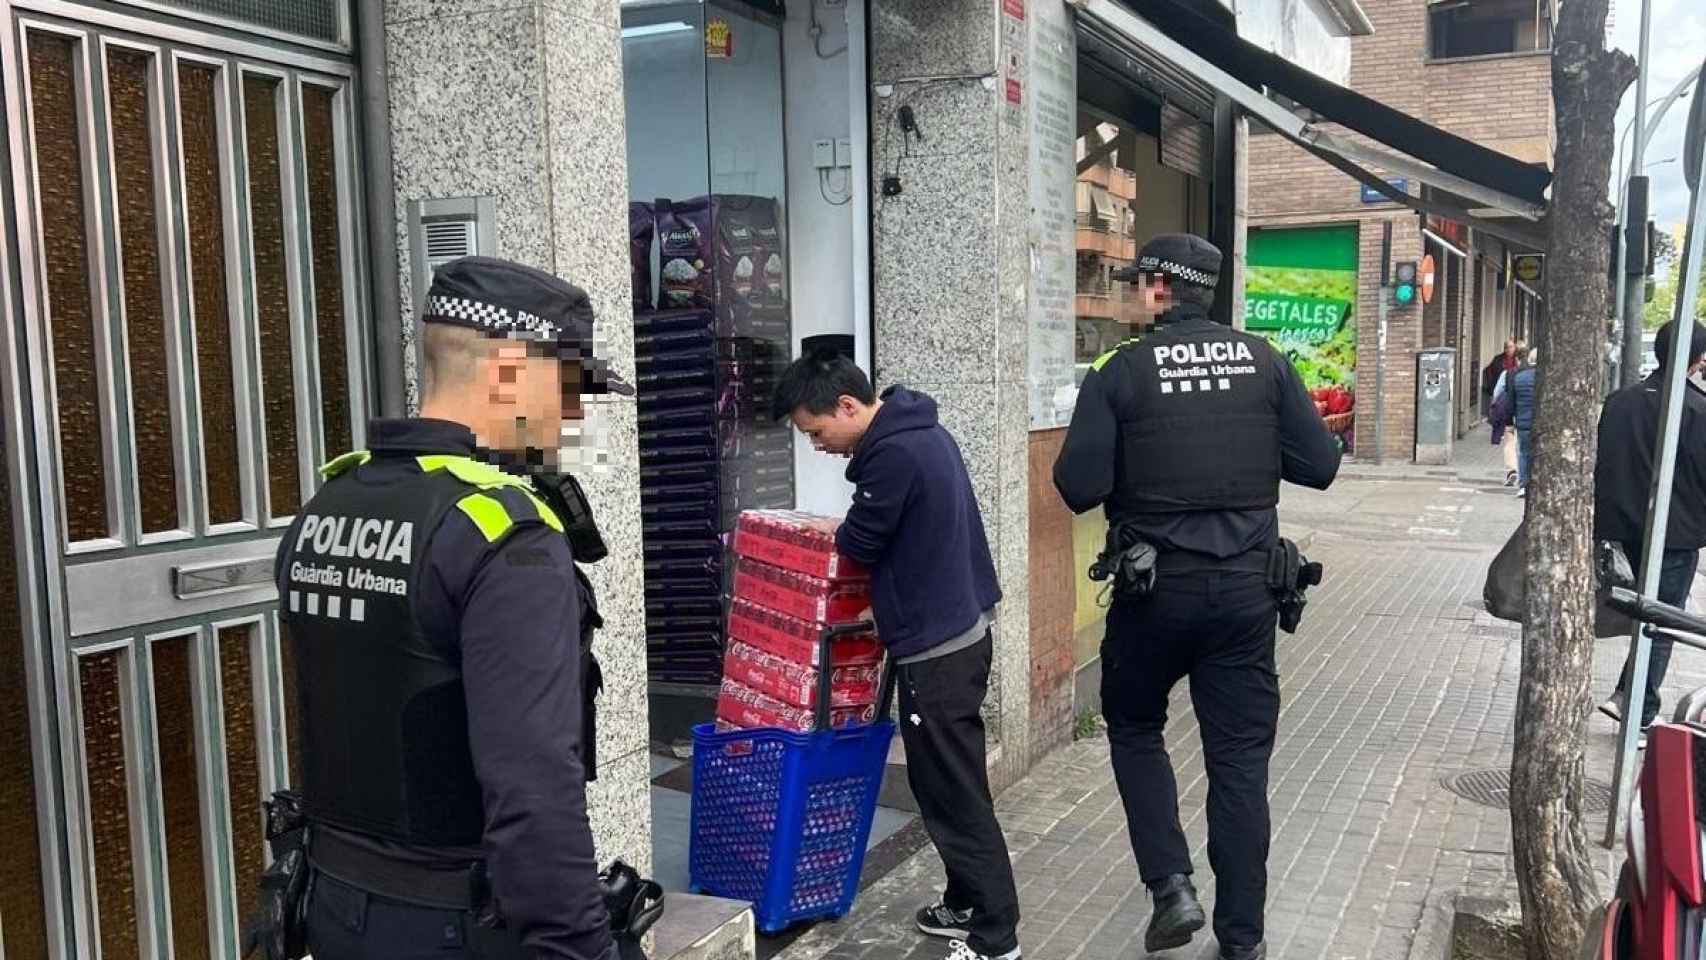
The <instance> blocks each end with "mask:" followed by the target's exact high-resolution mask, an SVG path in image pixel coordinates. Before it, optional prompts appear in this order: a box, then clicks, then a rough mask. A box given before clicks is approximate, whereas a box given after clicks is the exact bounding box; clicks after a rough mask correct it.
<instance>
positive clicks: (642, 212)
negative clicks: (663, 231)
mask: <svg viewBox="0 0 1706 960" xmlns="http://www.w3.org/2000/svg"><path fill="white" fill-rule="evenodd" d="M656 230H657V225H656V224H655V223H654V222H653V220H652V205H651V204H649V203H630V204H628V260H629V263H630V265H631V267H632V274H633V286H634V310H635V311H641V310H650V309H651V308H652V236H653V235H654V234H655V233H656Z"/></svg>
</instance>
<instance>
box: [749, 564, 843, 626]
mask: <svg viewBox="0 0 1706 960" xmlns="http://www.w3.org/2000/svg"><path fill="white" fill-rule="evenodd" d="M734 587H735V590H734V592H735V596H737V597H743V598H745V599H747V600H751V601H753V602H754V603H756V604H758V605H759V606H762V607H768V608H769V609H771V610H776V611H779V612H781V613H786V614H788V615H789V616H794V617H799V618H800V619H801V620H810V621H812V622H814V623H823V624H846V623H854V622H856V621H857V620H858V619H859V615H860V614H862V613H864V612H865V611H866V610H867V609H869V608H870V606H871V582H870V581H869V580H826V579H824V578H823V577H813V576H810V575H808V574H804V573H798V572H796V571H793V570H787V569H784V568H782V567H777V566H772V565H770V564H768V563H763V562H760V561H758V560H753V559H750V558H743V559H741V560H740V564H739V567H738V568H737V569H736V571H735V584H734Z"/></svg>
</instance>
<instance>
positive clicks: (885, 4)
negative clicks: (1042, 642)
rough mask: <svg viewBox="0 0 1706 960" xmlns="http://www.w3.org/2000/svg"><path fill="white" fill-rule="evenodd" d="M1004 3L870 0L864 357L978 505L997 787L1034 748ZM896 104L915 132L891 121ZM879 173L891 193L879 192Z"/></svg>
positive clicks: (1013, 110) (1026, 251)
mask: <svg viewBox="0 0 1706 960" xmlns="http://www.w3.org/2000/svg"><path fill="white" fill-rule="evenodd" d="M1032 2H1033V3H1034V2H1036V0H1032ZM1011 6H1013V4H1012V3H1011V2H1008V3H1005V4H1004V3H1003V2H1001V0H872V2H871V24H872V33H873V38H872V44H873V50H872V54H873V63H872V72H871V83H872V95H871V105H872V111H871V112H872V124H871V139H872V156H873V160H872V162H873V166H874V169H873V171H872V181H873V186H874V188H875V192H876V195H875V197H874V199H873V210H872V218H873V233H874V238H873V248H872V259H873V267H874V273H875V276H874V282H873V290H872V310H873V313H874V320H875V326H876V336H875V347H874V361H873V362H874V366H875V372H876V378H877V381H878V386H879V389H880V388H882V387H884V386H887V385H890V384H896V383H904V384H906V385H907V386H909V387H912V388H915V389H919V390H923V391H924V392H926V393H929V394H930V395H932V396H934V397H935V398H936V400H937V401H938V402H939V403H940V405H941V416H942V422H943V424H944V425H945V426H946V427H947V428H948V430H949V431H950V432H952V433H953V435H954V437H955V438H956V439H957V440H958V441H959V444H960V447H961V450H962V452H963V454H964V456H965V460H966V465H967V467H968V468H969V470H970V472H971V477H972V482H973V485H974V486H975V487H976V489H977V495H978V501H979V504H980V505H981V506H982V508H983V516H984V523H985V526H986V528H987V530H988V534H989V539H990V545H991V549H992V550H993V552H994V553H995V561H996V568H997V572H998V574H999V576H1000V580H1001V588H1002V593H1003V597H1004V599H1003V601H1002V603H1001V606H1000V608H999V612H998V619H997V624H996V631H995V636H996V649H995V667H994V670H993V676H992V680H991V690H990V698H989V704H988V706H987V708H986V716H987V719H988V721H989V726H990V737H991V741H992V748H993V747H994V742H995V741H998V742H999V746H1000V750H999V760H998V761H997V763H996V768H995V769H994V770H993V771H992V773H993V776H994V779H995V781H996V783H997V787H998V788H999V787H1000V786H1004V785H1005V784H1007V783H1010V782H1012V780H1014V779H1016V778H1017V776H1018V775H1020V774H1021V773H1022V772H1023V771H1024V770H1025V769H1026V768H1027V767H1028V766H1029V764H1030V761H1031V760H1032V757H1031V745H1030V709H1031V705H1030V702H1029V691H1030V679H1029V672H1030V637H1029V630H1030V626H1029V621H1030V613H1029V593H1030V584H1029V556H1028V549H1027V548H1028V539H1029V532H1028V502H1027V494H1028V484H1027V481H1028V466H1027V447H1028V438H1029V416H1030V414H1029V403H1028V394H1027V387H1026V372H1027V345H1026V341H1027V320H1026V297H1027V291H1028V287H1029V281H1030V270H1031V266H1030V258H1031V251H1030V241H1029V236H1028V226H1029V217H1030V207H1029V196H1030V184H1029V152H1028V151H1029V143H1028V140H1027V139H1026V137H1027V130H1026V126H1027V122H1026V119H1025V111H1024V110H1023V109H1021V108H1017V107H1011V106H1010V104H1009V99H1008V90H1009V89H1010V88H1009V87H1008V86H1007V84H1006V78H1007V76H1008V75H1009V74H1006V73H1003V70H1008V71H1011V70H1012V69H1013V68H1012V64H1013V60H1012V59H1011V55H1012V53H1013V52H1014V51H1018V52H1019V61H1018V63H1019V66H1018V69H1017V73H1015V74H1012V76H1014V77H1015V78H1016V79H1018V80H1020V81H1021V84H1020V90H1021V91H1022V90H1023V86H1024V84H1023V81H1024V79H1025V75H1024V69H1025V68H1024V65H1023V51H1024V50H1025V45H1026V33H1025V28H1026V21H1025V20H1024V19H1022V18H1019V17H1014V16H1012V15H1011V14H1010V13H1009V12H1006V11H1005V10H1004V7H1011ZM1003 64H1005V65H1006V66H1005V67H1003V66H1002V65H1003ZM1021 95H1022V94H1021ZM902 107H910V108H911V111H912V114H913V117H914V119H915V121H916V124H917V127H918V130H919V131H920V132H921V133H922V136H921V137H920V136H917V135H908V134H907V133H906V132H905V131H904V130H903V129H902V126H901V124H900V122H899V114H900V111H901V108H902ZM885 177H895V178H898V180H899V186H900V192H899V193H898V194H896V195H894V196H885V195H884V190H883V181H884V178H885Z"/></svg>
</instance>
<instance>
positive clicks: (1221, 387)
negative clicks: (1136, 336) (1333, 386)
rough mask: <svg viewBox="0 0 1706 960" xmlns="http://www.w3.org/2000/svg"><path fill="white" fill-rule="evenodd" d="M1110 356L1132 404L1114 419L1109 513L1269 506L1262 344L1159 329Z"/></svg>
mask: <svg viewBox="0 0 1706 960" xmlns="http://www.w3.org/2000/svg"><path fill="white" fill-rule="evenodd" d="M1117 353H1118V354H1119V355H1120V356H1121V360H1122V363H1121V369H1122V370H1123V371H1124V372H1125V374H1126V375H1127V376H1131V377H1134V378H1135V380H1136V382H1135V384H1134V385H1133V386H1134V388H1135V395H1136V397H1137V403H1136V404H1135V405H1133V407H1132V409H1130V410H1125V411H1121V414H1120V416H1121V418H1122V419H1121V421H1120V428H1119V429H1120V434H1119V459H1118V461H1117V463H1116V465H1115V471H1114V472H1115V482H1114V492H1113V496H1111V497H1110V498H1109V508H1110V509H1109V513H1110V515H1111V516H1113V517H1116V518H1118V517H1120V516H1125V515H1130V514H1133V513H1144V514H1153V513H1179V512H1186V511H1204V510H1259V509H1265V508H1269V507H1273V506H1275V505H1276V504H1278V503H1279V484H1280V447H1279V410H1278V398H1277V397H1276V396H1275V395H1274V375H1273V374H1274V370H1273V365H1274V364H1275V363H1277V362H1279V361H1278V359H1277V358H1276V357H1275V356H1274V353H1273V350H1272V348H1270V347H1269V346H1268V344H1267V342H1266V341H1265V340H1262V339H1261V338H1260V337H1254V336H1250V335H1248V334H1245V333H1241V332H1239V331H1236V330H1232V329H1230V328H1227V327H1222V326H1219V325H1215V326H1214V327H1212V328H1210V329H1205V328H1203V327H1202V326H1201V325H1194V326H1193V328H1191V329H1188V330H1181V329H1179V328H1177V327H1164V328H1162V329H1160V330H1158V331H1156V332H1154V333H1152V334H1150V335H1148V336H1146V337H1144V338H1143V339H1141V340H1138V341H1135V342H1131V343H1128V344H1126V345H1124V346H1122V347H1121V348H1120V349H1119V350H1118V351H1117ZM1128 417H1129V419H1126V418H1128Z"/></svg>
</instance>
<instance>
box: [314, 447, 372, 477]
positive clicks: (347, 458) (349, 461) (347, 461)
mask: <svg viewBox="0 0 1706 960" xmlns="http://www.w3.org/2000/svg"><path fill="white" fill-rule="evenodd" d="M372 459H373V454H371V453H368V452H367V451H366V450H351V451H350V452H349V453H346V454H344V455H343V456H341V457H336V458H334V459H332V460H331V461H329V462H327V463H326V464H325V465H324V466H322V467H321V468H320V476H321V477H322V478H323V479H326V480H330V479H332V478H333V477H335V476H337V475H338V474H340V473H343V472H345V471H346V470H349V469H350V468H351V467H359V466H361V465H362V464H364V463H366V462H367V461H369V460H372Z"/></svg>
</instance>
